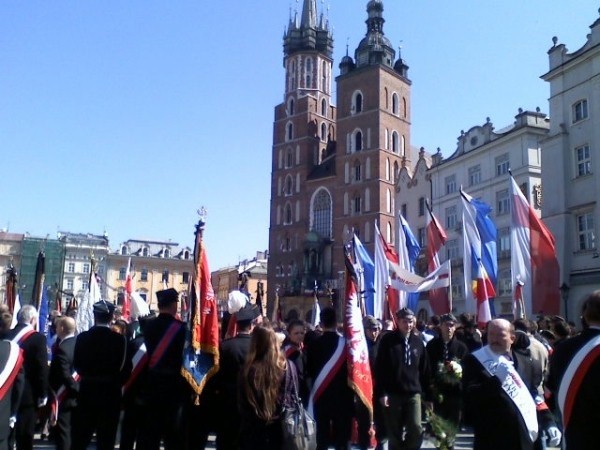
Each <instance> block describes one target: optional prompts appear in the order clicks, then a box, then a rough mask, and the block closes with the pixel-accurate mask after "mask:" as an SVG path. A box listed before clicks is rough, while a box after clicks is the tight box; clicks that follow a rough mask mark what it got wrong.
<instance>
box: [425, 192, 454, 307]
mask: <svg viewBox="0 0 600 450" xmlns="http://www.w3.org/2000/svg"><path fill="white" fill-rule="evenodd" d="M426 209H427V229H426V230H427V247H426V254H427V270H428V271H429V273H431V272H434V271H435V270H436V269H437V268H438V267H440V258H439V252H440V250H441V249H442V247H443V245H444V244H445V243H446V239H447V236H446V231H445V230H444V228H442V226H441V225H440V222H439V221H438V220H437V217H435V215H434V214H433V211H432V210H431V207H430V206H429V204H428V203H427V204H426ZM429 306H431V310H432V311H433V313H434V314H438V315H441V314H446V313H449V312H451V310H452V308H451V305H450V300H449V297H448V292H447V289H433V290H431V291H429Z"/></svg>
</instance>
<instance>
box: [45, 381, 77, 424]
mask: <svg viewBox="0 0 600 450" xmlns="http://www.w3.org/2000/svg"><path fill="white" fill-rule="evenodd" d="M71 377H73V379H74V380H75V381H79V379H80V378H81V377H80V376H79V374H78V373H77V372H76V371H73V373H72V374H71ZM66 396H67V386H66V385H64V384H63V385H62V386H61V387H60V388H59V389H58V391H56V392H52V403H51V404H50V425H52V426H54V425H56V421H57V420H58V410H59V408H60V405H61V404H62V402H63V401H64V400H65V397H66Z"/></svg>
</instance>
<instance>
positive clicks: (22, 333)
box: [11, 325, 35, 345]
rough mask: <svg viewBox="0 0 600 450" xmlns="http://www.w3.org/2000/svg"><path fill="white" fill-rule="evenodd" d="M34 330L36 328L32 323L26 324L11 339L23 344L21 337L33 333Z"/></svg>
mask: <svg viewBox="0 0 600 450" xmlns="http://www.w3.org/2000/svg"><path fill="white" fill-rule="evenodd" d="M34 331H35V330H34V329H33V327H32V326H31V325H25V326H24V327H23V328H21V330H20V331H19V332H18V333H17V334H16V335H15V337H14V338H12V339H11V340H12V341H13V342H14V343H15V344H17V345H20V344H21V339H23V337H25V335H27V334H31V333H32V332H34Z"/></svg>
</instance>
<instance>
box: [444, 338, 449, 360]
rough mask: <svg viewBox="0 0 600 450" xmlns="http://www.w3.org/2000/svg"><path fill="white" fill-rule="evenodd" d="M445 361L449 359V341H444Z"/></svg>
mask: <svg viewBox="0 0 600 450" xmlns="http://www.w3.org/2000/svg"><path fill="white" fill-rule="evenodd" d="M444 361H448V343H447V342H444Z"/></svg>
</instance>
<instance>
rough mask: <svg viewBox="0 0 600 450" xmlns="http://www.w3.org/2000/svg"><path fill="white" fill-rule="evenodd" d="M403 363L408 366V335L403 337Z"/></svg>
mask: <svg viewBox="0 0 600 450" xmlns="http://www.w3.org/2000/svg"><path fill="white" fill-rule="evenodd" d="M404 363H405V364H406V365H407V366H410V344H409V342H408V336H406V337H405V338H404Z"/></svg>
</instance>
